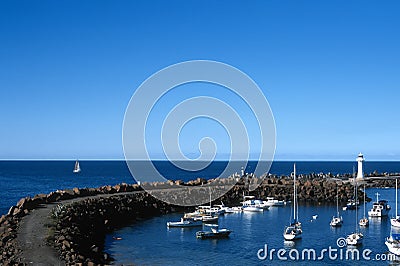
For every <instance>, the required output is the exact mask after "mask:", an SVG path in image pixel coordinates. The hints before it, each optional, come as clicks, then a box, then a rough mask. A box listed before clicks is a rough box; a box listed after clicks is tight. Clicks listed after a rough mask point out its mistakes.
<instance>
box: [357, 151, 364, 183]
mask: <svg viewBox="0 0 400 266" xmlns="http://www.w3.org/2000/svg"><path fill="white" fill-rule="evenodd" d="M364 161H365V160H364V155H363V154H362V153H361V152H360V154H358V157H357V163H358V170H357V179H363V178H364V170H363V163H364Z"/></svg>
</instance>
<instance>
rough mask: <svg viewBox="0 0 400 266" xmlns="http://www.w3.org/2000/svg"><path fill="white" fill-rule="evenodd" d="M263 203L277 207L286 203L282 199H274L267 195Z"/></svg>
mask: <svg viewBox="0 0 400 266" xmlns="http://www.w3.org/2000/svg"><path fill="white" fill-rule="evenodd" d="M264 204H265V205H266V206H271V207H272V206H274V207H279V206H283V205H285V204H286V203H285V202H284V201H283V200H277V199H274V198H273V197H267V200H266V201H264Z"/></svg>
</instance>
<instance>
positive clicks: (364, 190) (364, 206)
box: [364, 184, 366, 219]
mask: <svg viewBox="0 0 400 266" xmlns="http://www.w3.org/2000/svg"><path fill="white" fill-rule="evenodd" d="M365 218H366V216H365V184H364V219H365Z"/></svg>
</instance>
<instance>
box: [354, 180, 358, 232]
mask: <svg viewBox="0 0 400 266" xmlns="http://www.w3.org/2000/svg"><path fill="white" fill-rule="evenodd" d="M354 188H355V190H356V193H355V194H356V197H355V199H354V202H355V204H356V205H355V206H356V233H357V232H358V226H357V221H358V215H357V214H358V213H357V199H358V197H357V190H358V189H357V181H355V180H354Z"/></svg>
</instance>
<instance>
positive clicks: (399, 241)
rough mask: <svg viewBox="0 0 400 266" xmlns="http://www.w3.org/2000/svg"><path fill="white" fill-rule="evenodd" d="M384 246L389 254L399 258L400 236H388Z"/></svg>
mask: <svg viewBox="0 0 400 266" xmlns="http://www.w3.org/2000/svg"><path fill="white" fill-rule="evenodd" d="M385 245H386V246H387V248H388V250H389V252H390V253H392V254H394V255H396V256H400V234H390V236H389V237H387V238H386V241H385Z"/></svg>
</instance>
